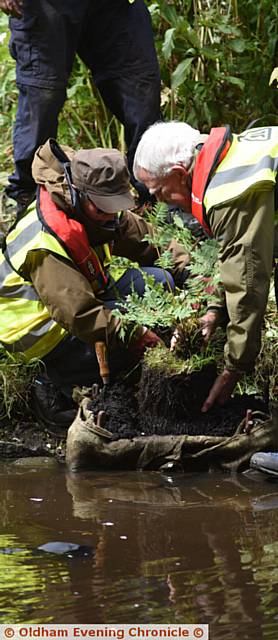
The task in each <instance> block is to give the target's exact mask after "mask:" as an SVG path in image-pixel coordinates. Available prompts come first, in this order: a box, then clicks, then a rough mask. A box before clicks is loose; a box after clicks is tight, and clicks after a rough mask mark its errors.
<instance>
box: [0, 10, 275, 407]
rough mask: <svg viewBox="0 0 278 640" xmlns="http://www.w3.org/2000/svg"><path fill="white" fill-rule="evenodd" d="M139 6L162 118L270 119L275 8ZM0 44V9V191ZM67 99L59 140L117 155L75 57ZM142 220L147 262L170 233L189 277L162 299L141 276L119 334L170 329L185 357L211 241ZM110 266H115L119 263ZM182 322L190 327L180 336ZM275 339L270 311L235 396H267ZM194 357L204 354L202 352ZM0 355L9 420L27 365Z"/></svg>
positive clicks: (2, 35)
mask: <svg viewBox="0 0 278 640" xmlns="http://www.w3.org/2000/svg"><path fill="white" fill-rule="evenodd" d="M146 4H147V5H148V6H149V9H150V12H151V15H152V20H153V26H154V35H155V42H156V48H157V52H158V56H159V62H160V68H161V78H162V112H163V115H164V117H165V119H170V118H175V119H181V120H186V121H188V122H189V123H190V124H191V125H193V126H195V127H198V128H199V129H201V130H203V131H208V130H209V129H210V127H211V126H217V125H221V124H224V123H230V124H231V127H232V129H234V130H235V131H239V130H242V129H244V128H245V127H246V126H247V125H248V123H249V122H250V121H251V120H253V119H255V118H260V117H264V120H265V121H270V119H269V118H268V117H267V116H268V114H275V113H276V112H277V95H278V94H277V79H278V71H277V65H278V52H277V49H278V47H277V41H278V39H277V36H278V20H277V18H278V6H277V4H276V3H273V2H271V1H270V0H260V1H259V2H258V3H254V2H251V0H246V2H244V3H237V1H236V0H229V1H228V0H223V1H222V2H219V1H218V0H160V2H153V1H152V0H147V2H146ZM8 40H9V30H8V19H7V16H5V15H4V14H3V13H2V12H0V125H1V133H2V135H1V142H0V160H1V168H0V187H1V186H3V185H4V184H5V183H6V181H7V175H8V173H9V172H10V171H11V169H12V125H13V121H14V117H15V113H16V107H17V90H16V85H15V64H14V61H13V60H12V58H11V57H10V55H9V51H8ZM67 93H68V100H67V101H66V103H65V106H64V109H63V112H62V113H61V116H60V123H59V134H58V135H59V141H60V142H62V143H67V144H69V145H71V146H74V147H82V146H84V147H93V146H116V147H118V148H119V149H121V150H122V151H124V134H123V127H122V125H121V124H120V123H119V122H117V120H116V119H115V117H111V114H110V113H109V111H108V110H107V109H106V107H105V105H104V104H103V102H102V100H101V98H100V96H99V94H98V92H97V90H96V88H95V86H94V84H93V81H92V78H91V75H90V73H89V71H88V70H87V69H86V67H85V66H84V64H83V63H82V62H81V61H80V60H79V59H77V60H76V61H75V65H74V69H73V73H72V76H71V79H70V82H69V86H68V92H67ZM271 122H276V123H277V118H276V116H274V117H273V116H272V117H271ZM148 216H149V220H150V221H151V222H153V223H154V224H155V226H156V229H157V232H156V235H155V238H154V239H153V242H154V244H155V245H156V247H157V249H158V251H159V254H160V257H159V259H158V261H157V264H158V265H160V266H161V267H162V268H164V269H165V270H166V269H167V268H169V267H170V266H171V256H170V254H169V252H167V251H165V246H166V245H167V244H168V242H169V241H170V239H171V237H175V238H176V239H177V240H178V241H179V242H181V243H182V244H183V245H184V247H185V248H186V250H187V251H189V252H190V254H191V266H190V272H191V276H194V277H191V278H190V279H189V280H188V287H187V289H186V291H183V290H180V291H179V292H178V293H177V294H176V295H173V293H172V292H171V291H169V292H167V293H165V292H164V291H162V289H161V287H159V286H154V284H153V282H152V279H151V278H146V295H145V297H144V299H143V300H139V299H138V296H136V294H134V293H133V294H132V295H131V296H130V299H129V308H128V312H127V313H126V314H124V315H123V316H122V320H123V333H124V332H125V330H126V327H127V326H128V324H130V322H134V323H142V324H145V325H147V326H149V327H154V326H155V327H156V326H157V325H158V324H159V326H160V328H161V330H162V331H163V332H164V334H165V336H166V335H167V332H168V334H169V335H170V333H171V332H172V331H173V330H174V329H175V328H177V329H178V331H179V335H180V337H181V340H180V343H181V351H183V350H185V351H186V349H187V348H188V340H189V342H191V340H192V337H191V336H192V335H193V336H195V337H196V339H197V341H198V340H200V332H199V330H198V329H196V322H198V317H199V316H200V315H202V314H203V312H204V309H205V305H206V300H207V298H208V288H210V289H211V291H210V292H209V296H210V300H211V299H212V296H213V295H214V293H213V291H214V290H215V289H217V288H218V285H219V278H218V274H217V269H214V268H213V265H214V264H217V262H216V254H217V247H216V244H215V243H214V241H208V242H206V243H203V244H202V243H198V245H197V244H196V240H195V239H193V238H192V236H191V234H190V233H189V231H188V230H187V229H184V228H183V226H182V223H181V221H180V219H179V218H178V217H176V219H175V224H174V225H165V224H164V219H165V209H163V207H161V206H160V207H156V208H154V210H153V211H151V212H149V213H148ZM115 264H116V266H120V267H121V268H122V267H123V266H125V265H124V264H123V261H120V262H119V261H118V263H117V262H116V261H115ZM207 277H210V281H209V283H208V285H207V286H206V287H204V280H203V278H207ZM118 314H119V315H120V312H118ZM194 323H195V325H194ZM189 325H190V326H192V325H193V327H194V326H195V329H193V332H192V334H190V338H189V337H188V336H189V333H188V326H189ZM194 340H195V338H194ZM194 340H193V342H194ZM219 341H220V348H219V346H218V345H219ZM277 343H278V320H277V314H276V315H275V314H274V313H273V311H272V310H271V309H270V311H269V315H268V316H267V318H266V327H265V330H264V333H263V348H262V352H261V356H260V358H259V360H258V365H257V370H256V374H255V376H254V377H252V379H246V381H243V382H241V385H240V390H241V391H245V390H248V391H250V390H251V391H254V390H256V391H258V392H260V393H263V394H264V395H265V396H268V395H269V396H270V397H275V394H276V395H277V384H278V383H277V380H278V361H277V360H278V354H277ZM222 345H223V334H222V335H219V334H218V333H217V340H216V341H215V344H214V349H215V351H216V352H217V353H218V354H221V356H218V355H217V358H219V357H222ZM199 346H200V342H199ZM195 348H197V347H196V344H195ZM202 356H203V357H204V358H205V357H207V353H205V352H203V353H202ZM172 357H174V356H172V354H171V358H172ZM0 358H1V380H0V404H1V406H2V409H1V413H2V414H3V413H6V414H7V415H11V412H12V407H13V406H14V403H15V400H16V404H17V402H18V398H21V399H22V400H23V401H24V386H25V387H26V380H27V386H28V381H30V380H31V378H32V375H33V366H34V363H32V364H30V365H28V366H27V367H26V366H25V365H24V364H23V360H22V358H21V357H10V356H8V357H7V356H5V355H4V354H3V352H1V353H0ZM35 366H37V365H35ZM18 383H19V384H18Z"/></svg>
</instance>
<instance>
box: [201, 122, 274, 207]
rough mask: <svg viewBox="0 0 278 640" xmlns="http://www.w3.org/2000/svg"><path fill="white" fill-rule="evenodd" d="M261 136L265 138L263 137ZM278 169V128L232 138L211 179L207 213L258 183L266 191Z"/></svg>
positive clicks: (244, 133) (255, 130)
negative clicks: (263, 185)
mask: <svg viewBox="0 0 278 640" xmlns="http://www.w3.org/2000/svg"><path fill="white" fill-rule="evenodd" d="M263 134H264V135H263ZM277 170H278V127H267V128H260V129H259V128H258V129H252V130H250V131H246V132H243V133H242V134H239V135H235V134H234V135H233V142H232V145H231V147H230V149H229V151H228V153H227V155H226V156H225V158H224V160H222V162H221V163H220V165H219V167H218V168H217V170H216V172H215V174H214V176H213V177H212V179H211V181H210V183H209V186H208V189H207V191H206V193H205V197H204V205H205V207H206V210H207V212H208V211H209V210H210V209H211V208H212V207H214V206H216V205H219V204H221V203H222V202H227V201H228V200H232V199H234V198H237V197H238V196H239V195H241V194H242V193H244V192H245V191H247V189H249V188H250V187H252V186H253V185H255V184H257V183H265V186H266V188H267V184H268V185H269V188H271V185H273V184H274V183H275V181H276V174H277Z"/></svg>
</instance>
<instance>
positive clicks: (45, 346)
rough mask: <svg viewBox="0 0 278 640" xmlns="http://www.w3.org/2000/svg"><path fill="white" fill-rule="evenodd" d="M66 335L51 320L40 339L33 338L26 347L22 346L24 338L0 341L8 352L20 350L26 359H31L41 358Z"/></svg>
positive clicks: (63, 330) (64, 331)
mask: <svg viewBox="0 0 278 640" xmlns="http://www.w3.org/2000/svg"><path fill="white" fill-rule="evenodd" d="M67 335H68V333H67V332H66V330H65V329H63V328H62V327H60V325H58V324H57V323H56V322H54V321H53V322H52V326H51V327H50V328H49V329H48V331H47V333H46V334H44V335H43V336H42V338H41V339H36V340H34V343H33V344H32V345H31V346H30V347H29V348H27V349H25V348H24V346H25V345H24V339H22V340H21V341H18V342H16V343H11V344H8V343H5V342H4V340H3V341H2V340H1V342H2V343H3V346H4V347H5V349H6V350H7V351H9V352H10V353H14V352H18V351H20V352H22V353H23V355H24V357H25V358H26V360H31V359H32V358H43V357H44V356H46V355H47V354H48V353H50V352H51V351H52V349H55V347H57V345H58V344H59V343H60V342H61V341H62V340H63V339H64V338H65V337H66V336H67Z"/></svg>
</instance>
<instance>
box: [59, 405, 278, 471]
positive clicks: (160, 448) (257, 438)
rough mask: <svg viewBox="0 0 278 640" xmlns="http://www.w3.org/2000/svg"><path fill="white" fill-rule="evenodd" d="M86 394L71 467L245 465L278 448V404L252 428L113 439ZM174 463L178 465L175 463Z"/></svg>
mask: <svg viewBox="0 0 278 640" xmlns="http://www.w3.org/2000/svg"><path fill="white" fill-rule="evenodd" d="M89 403H90V400H89V398H84V399H83V400H82V402H81V405H80V407H79V411H78V413H77V416H76V418H75V420H74V422H73V423H72V425H71V426H70V428H69V430H68V436H67V445H66V463H67V465H68V467H69V469H70V470H71V471H79V470H84V469H91V470H97V469H117V470H131V469H133V470H134V469H138V470H139V469H141V470H159V469H163V468H165V465H166V466H167V465H169V463H173V465H178V466H179V467H180V468H181V469H182V470H183V471H205V470H209V469H210V468H218V469H222V470H230V471H244V470H245V469H246V468H248V466H249V460H250V457H251V455H252V454H253V453H256V452H257V451H277V450H278V409H277V406H276V408H273V413H272V415H271V416H267V415H264V414H260V417H259V418H258V419H257V420H255V426H254V427H253V428H252V430H251V432H250V433H249V434H246V433H242V428H243V426H244V425H242V424H241V425H240V426H239V428H238V427H236V428H235V434H234V435H233V436H231V437H227V438H225V437H222V436H219V437H214V436H206V435H201V436H188V435H175V436H169V435H166V436H159V435H153V436H140V437H136V438H133V439H131V440H128V439H119V440H113V439H112V438H113V435H112V434H111V433H110V432H109V431H107V430H106V429H102V428H101V427H99V426H98V425H97V424H96V423H95V420H94V415H93V412H92V411H90V410H89V408H88V404H89ZM173 468H174V467H173Z"/></svg>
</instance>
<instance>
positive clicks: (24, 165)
mask: <svg viewBox="0 0 278 640" xmlns="http://www.w3.org/2000/svg"><path fill="white" fill-rule="evenodd" d="M23 6H24V16H23V18H22V19H21V20H19V19H16V18H11V19H10V29H11V39H10V52H11V55H12V56H13V57H14V59H15V60H16V78H17V86H18V89H19V100H18V109H17V115H16V121H15V126H14V164H15V166H14V172H13V174H12V175H11V176H10V178H9V186H8V187H7V189H6V190H7V193H8V195H9V196H11V197H13V198H15V199H16V200H20V199H22V198H24V197H25V196H28V195H32V193H33V192H34V189H35V184H34V181H33V179H32V175H31V164H32V160H33V156H34V153H35V151H36V149H37V148H38V147H39V146H40V145H41V144H43V143H44V142H45V141H46V140H47V139H48V138H49V137H56V134H57V126H58V116H59V113H60V111H61V109H62V106H63V104H64V101H65V98H66V87H67V83H68V78H69V75H70V73H71V70H72V66H73V62H74V58H75V54H76V53H77V54H78V55H79V56H80V58H81V59H82V60H83V61H84V62H85V64H86V65H87V66H88V68H89V69H90V70H91V72H92V74H93V78H94V81H95V83H96V85H97V87H98V89H99V91H100V93H101V95H102V98H103V100H104V102H105V104H106V105H107V107H108V108H109V109H110V110H111V112H112V113H113V114H114V115H116V117H117V118H118V119H119V120H120V122H121V123H123V125H124V129H125V140H126V144H127V147H128V164H129V169H130V171H131V170H132V164H133V157H134V153H135V149H136V146H137V144H138V141H139V139H140V136H141V135H142V133H143V131H144V130H145V129H146V127H148V126H149V125H150V124H152V123H153V122H155V121H156V120H158V119H160V75H159V68H158V63H157V58H156V53H155V49H154V42H153V34H152V27H151V21H150V15H149V12H148V10H147V7H146V6H145V4H144V2H143V0H135V2H134V3H133V4H129V2H128V0H102V1H101V2H99V1H98V0H55V2H53V1H52V0H25V2H24V3H23ZM132 181H133V182H134V184H135V186H136V188H137V189H138V192H140V195H141V199H142V201H144V199H145V198H146V190H145V188H144V187H143V186H142V185H138V183H135V181H134V179H133V178H132Z"/></svg>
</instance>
